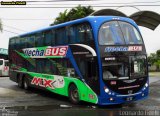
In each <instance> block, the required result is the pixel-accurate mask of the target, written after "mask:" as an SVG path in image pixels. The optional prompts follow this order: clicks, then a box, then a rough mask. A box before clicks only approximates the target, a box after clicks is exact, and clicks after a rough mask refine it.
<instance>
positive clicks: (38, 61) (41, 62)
mask: <svg viewBox="0 0 160 116" xmlns="http://www.w3.org/2000/svg"><path fill="white" fill-rule="evenodd" d="M44 66H45V62H44V59H36V70H37V72H38V73H44Z"/></svg>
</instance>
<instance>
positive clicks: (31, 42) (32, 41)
mask: <svg viewBox="0 0 160 116" xmlns="http://www.w3.org/2000/svg"><path fill="white" fill-rule="evenodd" d="M27 40H28V47H29V48H32V47H34V46H35V37H34V36H29V37H28V38H27Z"/></svg>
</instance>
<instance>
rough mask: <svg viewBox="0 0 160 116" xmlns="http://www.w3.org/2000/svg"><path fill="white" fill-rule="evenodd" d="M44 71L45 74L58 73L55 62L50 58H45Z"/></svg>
mask: <svg viewBox="0 0 160 116" xmlns="http://www.w3.org/2000/svg"><path fill="white" fill-rule="evenodd" d="M44 73H46V74H54V75H57V74H58V70H57V67H56V65H55V62H54V61H52V60H51V59H46V60H45V64H44Z"/></svg>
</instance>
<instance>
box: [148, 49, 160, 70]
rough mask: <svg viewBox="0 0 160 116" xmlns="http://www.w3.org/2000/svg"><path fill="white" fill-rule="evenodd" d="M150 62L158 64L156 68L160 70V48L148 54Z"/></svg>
mask: <svg viewBox="0 0 160 116" xmlns="http://www.w3.org/2000/svg"><path fill="white" fill-rule="evenodd" d="M148 62H149V63H150V64H152V65H155V66H156V70H157V71H159V70H160V50H157V51H156V53H151V54H150V55H149V56H148Z"/></svg>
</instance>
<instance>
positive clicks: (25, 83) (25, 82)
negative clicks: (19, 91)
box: [23, 77, 29, 90]
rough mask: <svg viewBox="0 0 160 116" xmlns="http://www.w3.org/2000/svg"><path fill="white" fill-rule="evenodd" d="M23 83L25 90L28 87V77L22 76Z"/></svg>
mask: <svg viewBox="0 0 160 116" xmlns="http://www.w3.org/2000/svg"><path fill="white" fill-rule="evenodd" d="M23 85H24V89H25V90H28V89H29V82H28V79H27V78H26V77H24V79H23Z"/></svg>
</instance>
